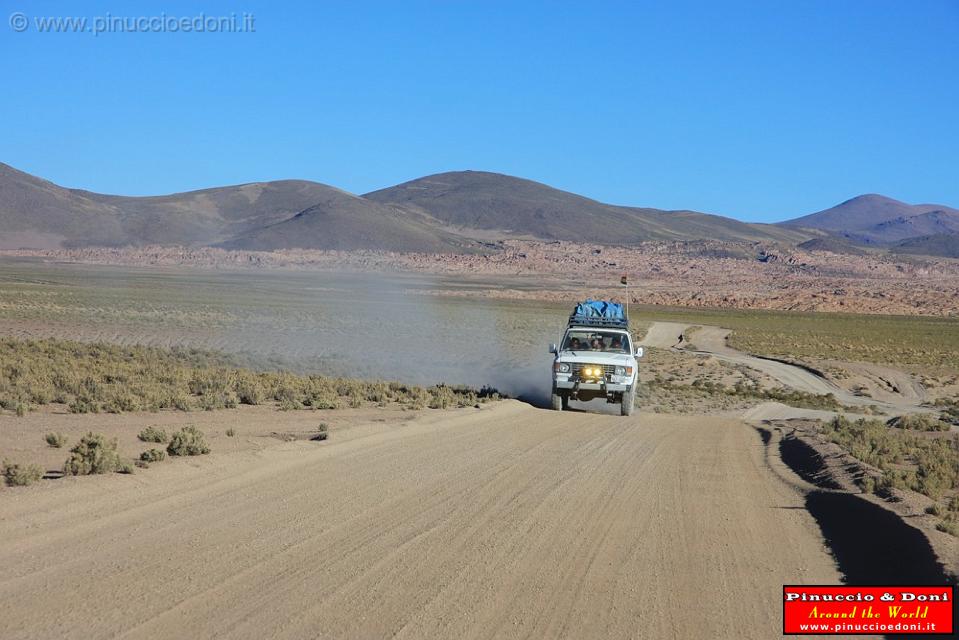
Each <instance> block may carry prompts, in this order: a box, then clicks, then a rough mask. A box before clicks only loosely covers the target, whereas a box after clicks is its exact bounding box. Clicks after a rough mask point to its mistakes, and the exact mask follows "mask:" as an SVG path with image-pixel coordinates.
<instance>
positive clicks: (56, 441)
mask: <svg viewBox="0 0 959 640" xmlns="http://www.w3.org/2000/svg"><path fill="white" fill-rule="evenodd" d="M43 439H44V440H46V441H47V444H48V445H50V446H51V447H53V448H54V449H60V448H61V447H63V445H65V444H66V443H67V437H66V436H65V435H63V434H62V433H53V432H51V433H48V434H47V435H45V436H43Z"/></svg>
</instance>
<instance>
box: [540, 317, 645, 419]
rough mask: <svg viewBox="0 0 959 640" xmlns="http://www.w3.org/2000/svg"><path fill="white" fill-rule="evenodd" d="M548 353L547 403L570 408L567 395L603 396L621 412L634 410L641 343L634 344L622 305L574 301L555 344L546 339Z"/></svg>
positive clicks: (584, 398) (581, 398)
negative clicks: (549, 388)
mask: <svg viewBox="0 0 959 640" xmlns="http://www.w3.org/2000/svg"><path fill="white" fill-rule="evenodd" d="M549 351H550V353H552V354H555V357H554V359H553V394H552V406H553V409H555V410H556V411H562V410H564V409H567V408H569V401H570V400H579V401H587V400H593V399H595V398H606V402H608V403H611V404H615V403H619V405H620V415H624V416H628V415H632V413H633V404H634V402H635V399H636V385H637V383H638V381H639V363H638V361H637V359H638V358H641V357H642V356H643V348H642V347H635V351H634V346H633V339H632V336H631V335H630V333H629V318H628V317H627V316H626V314H625V313H624V312H623V308H622V306H621V305H619V304H617V303H615V302H607V301H605V300H587V301H586V302H583V303H580V304H578V305H576V308H575V309H574V310H573V313H572V314H571V315H570V316H569V321H568V322H567V324H566V332H565V334H564V335H563V341H562V342H560V344H559V346H557V345H555V344H551V345H550V347H549Z"/></svg>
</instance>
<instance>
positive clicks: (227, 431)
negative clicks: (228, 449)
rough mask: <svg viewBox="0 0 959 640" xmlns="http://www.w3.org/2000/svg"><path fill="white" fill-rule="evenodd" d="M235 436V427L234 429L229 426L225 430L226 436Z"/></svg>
mask: <svg viewBox="0 0 959 640" xmlns="http://www.w3.org/2000/svg"><path fill="white" fill-rule="evenodd" d="M235 436H236V429H234V428H233V427H230V428H229V429H227V430H226V437H227V438H233V437H235Z"/></svg>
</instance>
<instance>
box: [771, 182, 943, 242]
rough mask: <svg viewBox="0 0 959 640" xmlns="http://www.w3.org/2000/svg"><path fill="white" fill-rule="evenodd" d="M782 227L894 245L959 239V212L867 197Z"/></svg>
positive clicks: (851, 239) (926, 205)
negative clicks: (932, 237)
mask: <svg viewBox="0 0 959 640" xmlns="http://www.w3.org/2000/svg"><path fill="white" fill-rule="evenodd" d="M781 225H782V226H788V227H794V228H808V229H821V230H823V231H828V232H830V233H833V234H835V235H838V236H841V237H844V238H846V239H848V240H850V241H852V242H856V243H862V244H878V245H890V244H894V243H898V242H901V241H903V240H906V239H909V238H918V237H922V236H929V235H940V234H946V235H959V210H956V209H952V208H950V207H946V206H943V205H938V204H916V205H912V204H907V203H905V202H900V201H899V200H894V199H892V198H887V197H886V196H881V195H878V194H874V193H873V194H867V195H862V196H858V197H856V198H852V199H851V200H847V201H845V202H843V203H841V204H838V205H836V206H835V207H832V208H830V209H825V210H823V211H819V212H816V213H811V214H809V215H807V216H802V217H800V218H795V219H793V220H787V221H786V222H783V223H781Z"/></svg>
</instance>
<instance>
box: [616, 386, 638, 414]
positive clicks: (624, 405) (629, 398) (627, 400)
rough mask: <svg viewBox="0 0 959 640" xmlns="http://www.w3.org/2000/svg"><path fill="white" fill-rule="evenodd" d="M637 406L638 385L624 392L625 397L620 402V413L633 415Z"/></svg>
mask: <svg viewBox="0 0 959 640" xmlns="http://www.w3.org/2000/svg"><path fill="white" fill-rule="evenodd" d="M635 406H636V387H632V388H631V389H630V390H629V391H627V392H626V393H624V394H623V399H622V400H621V401H620V403H619V415H621V416H631V415H633V408H634V407H635Z"/></svg>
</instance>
